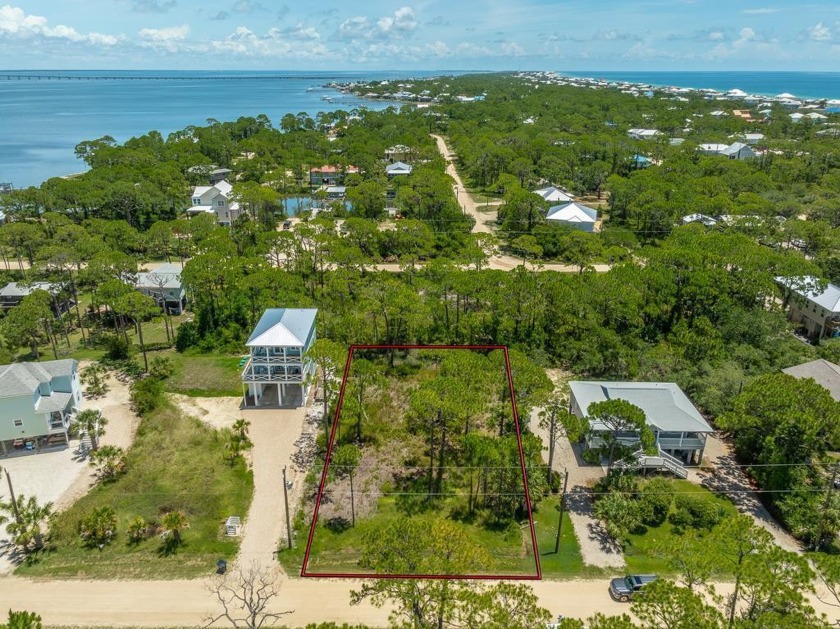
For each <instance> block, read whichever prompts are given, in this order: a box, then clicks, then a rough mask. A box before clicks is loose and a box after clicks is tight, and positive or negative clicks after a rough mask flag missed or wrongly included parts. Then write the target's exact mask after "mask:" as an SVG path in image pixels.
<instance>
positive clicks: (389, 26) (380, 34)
mask: <svg viewBox="0 0 840 629" xmlns="http://www.w3.org/2000/svg"><path fill="white" fill-rule="evenodd" d="M418 25H419V22H418V21H417V17H416V16H415V14H414V9H412V8H411V7H400V8H399V9H397V10H396V11H394V14H393V15H385V16H383V17H380V18H378V19H377V20H376V21H375V22H374V21H373V20H371V18H369V17H367V16H363V15H357V16H354V17H350V18H347V19H346V20H344V21H343V22H341V24H339V25H338V36H339V37H340V38H342V39H383V40H384V39H390V38H392V37H397V36H401V35H405V34H407V33H411V32H413V31H415V30H416V29H417V27H418Z"/></svg>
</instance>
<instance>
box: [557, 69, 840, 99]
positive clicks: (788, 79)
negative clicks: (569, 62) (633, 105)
mask: <svg viewBox="0 0 840 629" xmlns="http://www.w3.org/2000/svg"><path fill="white" fill-rule="evenodd" d="M558 73H559V74H562V75H566V76H577V77H590V78H596V79H606V80H607V81H629V82H631V83H647V84H649V85H658V86H674V87H693V88H698V89H704V88H709V89H713V90H720V91H722V92H726V91H729V90H732V89H740V90H743V91H745V92H747V93H749V94H756V95H761V96H775V95H776V94H782V93H785V92H787V93H789V94H793V95H794V96H796V97H797V98H827V99H831V98H840V72H632V71H627V72H625V71H616V72H599V71H591V72H565V71H562V72H558Z"/></svg>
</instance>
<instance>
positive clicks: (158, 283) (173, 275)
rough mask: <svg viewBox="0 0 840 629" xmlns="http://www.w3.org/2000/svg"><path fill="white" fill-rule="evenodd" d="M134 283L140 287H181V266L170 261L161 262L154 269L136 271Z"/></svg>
mask: <svg viewBox="0 0 840 629" xmlns="http://www.w3.org/2000/svg"><path fill="white" fill-rule="evenodd" d="M134 285H135V286H137V287H142V288H158V289H160V288H181V267H179V266H177V265H175V264H171V263H166V264H161V265H160V266H159V267H158V268H156V269H155V270H154V271H145V272H143V273H138V274H137V282H135V284H134Z"/></svg>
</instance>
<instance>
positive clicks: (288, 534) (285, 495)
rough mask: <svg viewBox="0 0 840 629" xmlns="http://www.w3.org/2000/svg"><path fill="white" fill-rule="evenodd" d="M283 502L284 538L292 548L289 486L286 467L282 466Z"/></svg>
mask: <svg viewBox="0 0 840 629" xmlns="http://www.w3.org/2000/svg"><path fill="white" fill-rule="evenodd" d="M283 502H284V503H285V505H286V537H287V539H288V541H289V549H291V548H292V519H291V518H290V517H289V486H288V485H287V484H286V466H285V465H284V466H283Z"/></svg>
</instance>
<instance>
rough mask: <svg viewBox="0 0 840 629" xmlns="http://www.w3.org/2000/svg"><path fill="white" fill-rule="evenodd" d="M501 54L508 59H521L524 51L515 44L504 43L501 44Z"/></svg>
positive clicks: (510, 42)
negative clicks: (508, 57)
mask: <svg viewBox="0 0 840 629" xmlns="http://www.w3.org/2000/svg"><path fill="white" fill-rule="evenodd" d="M502 52H503V53H504V54H506V55H508V56H510V57H521V56H523V55H524V54H525V49H524V48H523V47H522V46H520V45H519V44H517V43H516V42H512V41H509V42H505V43H504V44H502Z"/></svg>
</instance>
